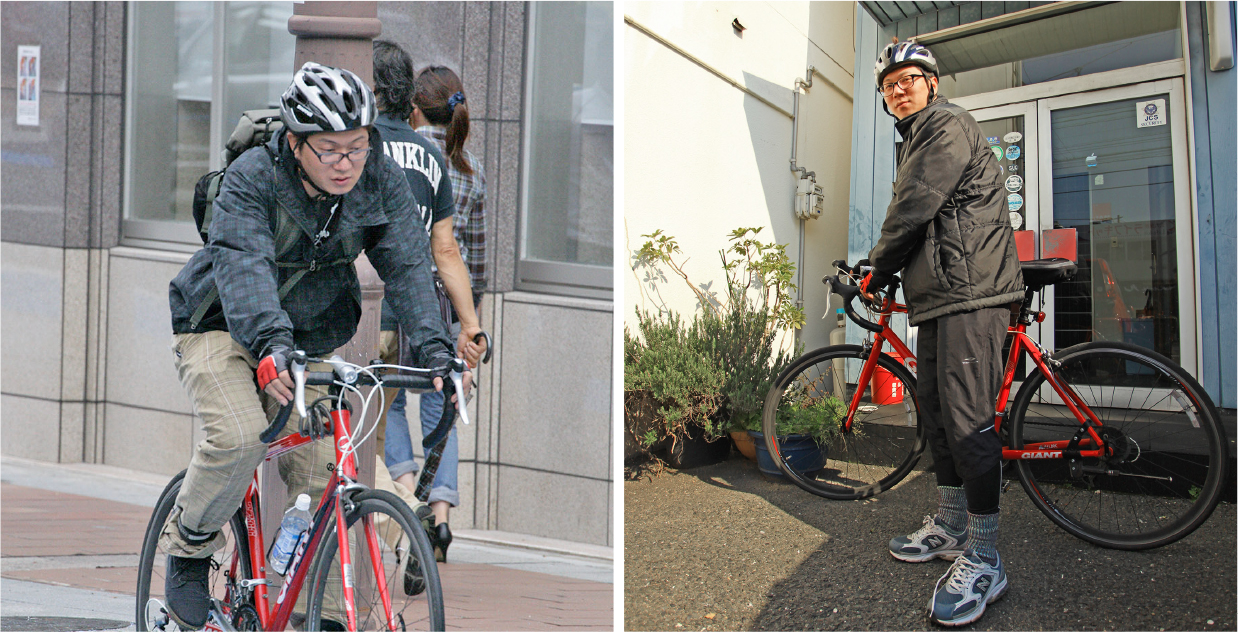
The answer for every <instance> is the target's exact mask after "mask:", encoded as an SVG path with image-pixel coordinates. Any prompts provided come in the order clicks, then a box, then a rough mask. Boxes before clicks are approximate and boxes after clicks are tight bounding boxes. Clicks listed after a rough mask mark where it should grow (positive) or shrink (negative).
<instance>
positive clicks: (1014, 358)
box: [843, 294, 1105, 461]
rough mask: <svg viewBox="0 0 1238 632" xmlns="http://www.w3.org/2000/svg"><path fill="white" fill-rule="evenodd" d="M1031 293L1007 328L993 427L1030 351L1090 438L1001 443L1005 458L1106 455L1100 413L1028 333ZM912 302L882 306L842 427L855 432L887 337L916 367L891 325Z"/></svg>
mask: <svg viewBox="0 0 1238 632" xmlns="http://www.w3.org/2000/svg"><path fill="white" fill-rule="evenodd" d="M1029 301H1030V294H1029V298H1028V300H1026V301H1024V306H1023V308H1022V312H1021V314H1020V317H1019V319H1018V321H1017V322H1016V323H1015V325H1014V326H1012V327H1010V328H1008V329H1007V333H1008V334H1011V335H1013V336H1014V339H1013V341H1012V343H1011V345H1010V354H1009V356H1008V357H1007V359H1006V369H1005V373H1004V375H1003V377H1002V387H1001V390H1000V391H999V392H998V396H997V402H996V406H995V407H996V411H995V413H994V419H993V431H994V432H1000V431H1001V424H1002V419H1003V418H1005V416H1006V412H1005V410H1006V404H1007V403H1008V402H1009V400H1010V389H1011V386H1012V385H1013V384H1014V377H1015V371H1016V369H1017V367H1018V364H1019V358H1020V357H1021V356H1022V355H1023V354H1027V355H1028V356H1029V357H1031V359H1032V362H1033V363H1035V365H1036V368H1037V370H1039V371H1040V372H1041V374H1042V375H1044V377H1045V383H1046V384H1049V385H1050V386H1051V387H1052V388H1053V390H1054V391H1055V392H1056V393H1057V395H1058V397H1060V398H1061V399H1062V401H1063V402H1064V403H1065V404H1066V407H1067V408H1069V409H1070V411H1071V413H1072V414H1074V416H1075V419H1076V420H1078V421H1079V424H1080V428H1081V429H1083V430H1084V431H1086V433H1087V437H1086V438H1079V440H1078V441H1077V442H1076V447H1074V448H1071V447H1070V444H1071V443H1072V441H1074V440H1064V441H1044V442H1038V443H1032V444H1029V445H1027V446H1024V447H1023V448H1020V449H1014V448H1010V447H1004V448H1002V459H1004V460H1008V461H1017V460H1022V459H1061V458H1067V457H1069V458H1098V457H1100V456H1102V452H1103V451H1104V445H1105V444H1104V441H1103V440H1102V439H1101V438H1100V435H1099V434H1098V433H1097V431H1096V429H1097V428H1099V427H1101V426H1102V424H1101V422H1100V419H1099V418H1098V417H1097V416H1096V414H1095V413H1094V412H1092V410H1091V409H1090V408H1088V406H1087V404H1085V403H1084V402H1083V400H1082V399H1081V398H1080V397H1079V396H1078V394H1076V393H1075V392H1074V390H1073V389H1071V388H1070V386H1069V385H1067V384H1064V383H1062V382H1061V381H1060V380H1058V379H1057V377H1056V376H1055V374H1054V373H1053V370H1052V369H1050V368H1049V362H1051V361H1052V360H1051V358H1050V354H1049V352H1048V350H1046V349H1044V348H1043V347H1041V346H1040V344H1039V343H1037V342H1036V341H1035V340H1033V339H1032V338H1031V337H1030V336H1028V334H1027V327H1028V325H1030V324H1031V319H1030V317H1031V312H1030V308H1029ZM906 312H907V306H906V305H902V304H899V303H895V302H894V301H893V299H889V298H888V299H886V302H885V304H884V306H883V308H882V309H881V311H880V318H879V319H878V321H877V324H878V325H880V326H881V331H879V332H874V334H873V343H872V347H871V351H870V353H869V354H868V358H867V359H866V360H865V361H864V365H863V368H862V369H861V370H860V376H859V379H858V380H857V382H856V392H855V395H853V396H852V397H851V403H850V405H849V406H848V407H847V418H846V420H845V421H844V424H843V432H850V431H851V425H852V421H853V420H854V419H855V413H856V412H857V411H858V410H859V407H860V401H861V398H862V397H863V395H864V390H865V388H866V387H868V385H869V384H870V382H871V380H872V376H873V372H874V371H875V370H876V368H877V358H878V356H880V355H881V350H882V346H883V343H886V342H888V343H890V346H891V347H893V348H894V350H895V351H896V352H898V353H899V354H900V355H901V356H902V357H903V363H904V365H906V366H907V368H908V369H910V370H911V371H913V372H915V371H916V356H915V354H913V353H912V352H911V350H910V349H909V348H908V347H907V345H906V344H904V343H903V341H902V339H901V338H899V336H898V334H897V333H895V332H894V330H892V329H891V328H890V316H891V315H892V314H898V313H906ZM1035 320H1036V322H1043V321H1044V312H1036V313H1035ZM1083 447H1091V448H1092V449H1080V448H1083Z"/></svg>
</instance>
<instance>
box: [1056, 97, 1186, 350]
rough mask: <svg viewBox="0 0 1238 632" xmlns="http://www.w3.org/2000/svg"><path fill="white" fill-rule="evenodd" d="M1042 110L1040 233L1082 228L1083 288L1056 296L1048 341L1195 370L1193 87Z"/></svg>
mask: <svg viewBox="0 0 1238 632" xmlns="http://www.w3.org/2000/svg"><path fill="white" fill-rule="evenodd" d="M1037 110H1038V126H1039V128H1040V129H1039V131H1040V134H1039V139H1038V141H1039V144H1040V147H1039V150H1040V151H1039V155H1038V158H1039V169H1038V171H1039V173H1040V175H1041V177H1040V178H1039V187H1040V193H1041V195H1040V199H1041V201H1042V202H1041V205H1042V207H1043V208H1042V209H1041V219H1040V227H1041V229H1047V228H1073V229H1075V231H1076V234H1077V237H1078V241H1077V245H1078V264H1079V274H1078V275H1077V276H1076V277H1075V280H1074V281H1073V282H1070V283H1063V284H1059V285H1057V286H1055V287H1054V288H1053V296H1051V297H1050V296H1047V297H1046V300H1047V301H1048V302H1049V303H1050V304H1051V305H1052V306H1053V310H1052V321H1049V320H1046V327H1045V330H1046V331H1044V334H1047V335H1046V336H1045V338H1049V340H1047V341H1046V340H1042V342H1048V343H1049V344H1050V346H1051V348H1054V349H1063V348H1066V347H1069V346H1072V345H1075V344H1079V343H1083V342H1089V341H1093V340H1109V341H1119V342H1128V343H1132V344H1137V345H1139V346H1142V347H1146V348H1148V349H1152V350H1154V351H1156V352H1158V353H1161V354H1163V355H1165V356H1168V357H1170V358H1172V359H1173V360H1174V361H1175V362H1177V363H1179V364H1180V365H1182V366H1183V367H1185V368H1186V369H1187V371H1189V372H1191V373H1192V374H1194V373H1195V371H1196V352H1195V351H1196V344H1195V343H1196V341H1195V269H1194V268H1195V266H1194V256H1193V245H1192V239H1191V235H1192V233H1193V230H1192V223H1191V219H1190V218H1191V215H1190V198H1189V186H1190V184H1189V183H1190V179H1189V177H1188V174H1187V160H1186V122H1185V114H1184V103H1183V97H1182V81H1181V80H1180V79H1169V80H1164V81H1157V82H1152V83H1146V84H1140V85H1136V86H1129V87H1123V88H1114V89H1110V90H1102V91H1097V92H1089V93H1082V94H1072V95H1068V96H1063V97H1057V98H1052V99H1041V100H1039V101H1038V102H1037ZM1050 336H1051V338H1050Z"/></svg>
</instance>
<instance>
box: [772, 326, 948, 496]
mask: <svg viewBox="0 0 1238 632" xmlns="http://www.w3.org/2000/svg"><path fill="white" fill-rule="evenodd" d="M865 357H866V356H865V352H864V349H863V348H862V347H859V346H856V345H834V346H830V347H824V348H821V349H817V350H815V351H811V352H809V353H807V354H805V355H803V356H802V357H800V358H799V359H798V360H796V361H795V362H793V363H792V364H791V366H789V367H787V369H786V370H784V371H783V372H782V373H781V374H780V375H779V376H778V378H777V380H775V382H774V387H773V388H771V389H770V391H769V394H768V395H766V397H765V409H764V411H763V414H762V419H761V427H762V432H763V433H764V435H765V448H766V450H768V453H769V457H770V459H771V460H772V461H773V463H774V464H775V466H776V467H777V469H778V470H780V471H781V472H782V474H783V475H784V476H786V478H788V479H790V480H791V482H793V483H795V484H796V485H798V486H799V487H801V488H803V489H804V490H806V491H809V492H812V493H813V494H816V495H818V496H822V497H825V498H831V499H836V500H854V499H857V498H866V497H868V496H873V495H875V494H878V493H881V492H883V491H885V490H887V489H889V488H891V487H893V486H894V485H896V484H897V483H898V482H899V481H901V480H903V478H904V477H906V476H907V474H908V473H909V472H911V470H912V469H913V468H914V467H915V466H916V463H917V462H918V461H919V459H920V455H921V454H922V453H923V451H924V428H923V426H922V424H921V423H920V409H919V404H918V403H917V402H916V380H915V377H913V376H912V375H911V372H910V371H908V370H907V369H906V368H904V367H903V365H902V364H900V363H899V362H898V361H896V360H894V359H893V358H891V357H890V356H888V355H884V354H883V355H882V356H881V357H880V358H878V359H877V366H878V367H879V368H880V369H881V371H880V372H877V374H876V375H875V376H874V378H873V379H872V380H870V382H872V388H871V389H870V391H871V392H870V393H869V394H867V395H865V396H864V397H863V399H862V400H861V402H860V405H859V407H858V409H857V410H856V411H855V417H854V420H853V421H852V425H851V428H850V429H849V430H843V429H842V428H839V427H836V426H838V425H839V424H840V423H841V422H842V419H843V418H845V416H846V413H847V408H848V406H849V405H850V404H851V401H852V398H853V396H854V395H855V393H856V390H857V388H862V387H863V388H866V387H868V386H869V385H863V386H862V387H858V386H857V384H856V382H857V380H858V379H859V376H860V369H861V367H862V366H863V365H864V361H865ZM812 435H815V440H814V438H813V437H812ZM797 444H798V446H800V447H799V448H797ZM814 448H820V452H819V453H816V454H814V452H813V450H814ZM760 456H761V455H758V457H760Z"/></svg>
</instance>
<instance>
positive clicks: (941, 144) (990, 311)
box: [860, 40, 1023, 626]
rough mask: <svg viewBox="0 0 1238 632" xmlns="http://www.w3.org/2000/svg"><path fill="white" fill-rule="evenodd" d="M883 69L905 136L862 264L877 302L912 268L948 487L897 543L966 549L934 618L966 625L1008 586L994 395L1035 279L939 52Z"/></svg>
mask: <svg viewBox="0 0 1238 632" xmlns="http://www.w3.org/2000/svg"><path fill="white" fill-rule="evenodd" d="M874 73H875V74H876V79H877V89H878V91H879V92H880V93H881V95H882V97H883V98H884V103H883V106H884V107H885V109H886V112H887V113H888V114H890V115H891V116H893V117H894V118H896V119H898V121H897V122H896V123H895V124H894V125H895V128H896V129H897V130H898V132H899V134H900V135H901V136H902V141H903V142H902V143H901V145H900V146H899V149H898V167H897V173H896V179H895V182H894V197H893V199H892V200H891V202H890V206H889V208H888V209H887V211H886V218H885V221H884V223H883V224H882V227H881V237H880V239H878V241H877V245H876V246H874V247H873V249H872V251H870V253H869V255H868V259H867V261H862V262H860V263H861V265H871V266H872V271H871V273H869V275H868V276H867V277H865V278H864V280H863V281H862V283H861V288H862V290H863V292H864V296H865V298H867V299H868V300H870V301H872V300H875V299H876V297H875V296H874V294H875V293H876V292H877V291H878V290H880V289H881V288H884V287H886V286H887V285H889V283H890V282H891V280H892V277H893V275H895V274H898V273H900V272H901V273H902V283H903V292H904V295H905V297H906V301H907V316H908V322H909V323H910V324H911V325H913V326H918V327H919V343H918V346H917V350H916V353H917V357H918V362H919V370H918V372H917V384H918V389H917V390H918V391H919V396H920V404H921V407H920V410H921V414H922V420H923V421H922V423H924V425H925V429H926V436H927V440H928V444H929V449H930V451H931V452H932V454H933V470H934V472H935V474H936V477H937V492H938V501H937V512H936V514H935V515H933V516H928V517H926V518H925V521H924V525H923V526H922V527H921V528H920V529H919V530H917V531H915V532H914V533H911V534H909V535H905V536H899V537H896V538H894V539H893V540H891V541H890V553H891V555H893V556H894V557H895V558H896V559H899V560H902V561H905V562H924V561H928V560H931V559H934V558H937V557H941V558H945V559H953V560H954V564H953V565H952V566H951V567H950V570H949V571H947V572H946V574H945V575H943V576H942V577H941V579H939V580H938V581H937V585H936V586H935V588H934V591H933V595H932V597H931V598H930V600H929V604H928V610H929V618H930V620H931V621H933V622H934V623H938V624H941V625H947V626H957V625H965V624H968V623H971V622H973V621H976V620H977V619H979V618H980V616H981V615H983V614H984V609H985V606H986V605H987V604H988V603H992V602H993V601H995V600H997V599H998V598H999V597H1001V596H1002V594H1004V593H1005V591H1006V589H1007V586H1008V584H1007V579H1006V569H1005V567H1004V565H1003V564H1002V561H1001V557H1000V556H999V555H998V552H997V527H998V517H999V515H1000V514H999V505H1000V490H1001V478H1002V442H1001V439H1000V438H999V437H998V436H997V433H996V432H995V431H994V429H993V420H994V411H993V402H994V401H996V399H997V393H998V391H999V390H1000V388H1001V381H1002V369H1003V367H1002V361H1003V357H1002V344H1003V341H1004V340H1005V337H1006V329H1007V325H1008V323H1009V318H1010V304H1011V303H1014V302H1016V301H1019V300H1021V299H1022V298H1023V279H1022V274H1021V272H1020V266H1019V259H1018V256H1017V255H1016V252H1015V246H1014V234H1013V231H1012V229H1011V227H1010V221H1009V219H1008V213H1007V210H1006V197H1005V190H1004V189H1003V187H1002V182H1001V178H1000V173H999V169H998V165H997V161H996V160H995V158H994V156H993V153H992V152H991V151H990V150H989V146H988V143H987V141H986V140H985V136H984V135H983V134H982V133H981V131H980V126H979V125H978V124H977V123H976V120H975V119H974V118H972V116H971V115H970V114H968V113H967V111H966V110H964V109H963V108H961V107H959V106H957V105H953V104H951V103H949V102H948V101H946V99H944V98H942V97H941V96H940V95H939V94H938V92H937V89H938V78H937V75H938V70H937V62H936V60H935V58H934V57H933V54H932V53H931V52H930V51H929V50H928V49H927V48H925V47H923V46H920V45H918V44H916V43H914V42H903V43H899V42H898V41H897V40H896V41H895V42H894V43H892V44H890V45H888V46H886V47H885V49H884V50H882V52H881V55H880V56H878V58H877V63H876V67H875V68H874Z"/></svg>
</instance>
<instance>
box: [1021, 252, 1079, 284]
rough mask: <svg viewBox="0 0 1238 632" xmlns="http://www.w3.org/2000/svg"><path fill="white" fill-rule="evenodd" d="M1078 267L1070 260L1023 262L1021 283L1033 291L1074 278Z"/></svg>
mask: <svg viewBox="0 0 1238 632" xmlns="http://www.w3.org/2000/svg"><path fill="white" fill-rule="evenodd" d="M1078 269H1079V268H1078V266H1076V265H1075V262H1073V261H1071V260H1070V259H1062V258H1053V259H1036V260H1035V261H1024V262H1023V282H1024V283H1026V284H1027V287H1028V288H1030V289H1033V290H1040V289H1041V288H1043V287H1045V286H1046V285H1053V284H1055V283H1061V282H1062V281H1069V280H1070V279H1073V278H1074V277H1075V272H1076V271H1078Z"/></svg>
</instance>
